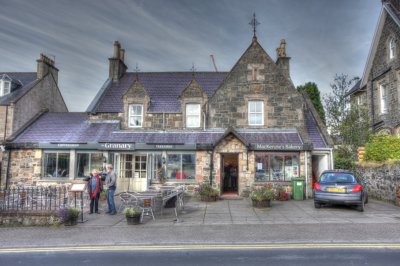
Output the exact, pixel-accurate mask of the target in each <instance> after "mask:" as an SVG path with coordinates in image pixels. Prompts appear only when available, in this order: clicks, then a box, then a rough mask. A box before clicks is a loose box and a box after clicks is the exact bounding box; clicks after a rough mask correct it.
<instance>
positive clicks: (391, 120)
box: [348, 0, 400, 136]
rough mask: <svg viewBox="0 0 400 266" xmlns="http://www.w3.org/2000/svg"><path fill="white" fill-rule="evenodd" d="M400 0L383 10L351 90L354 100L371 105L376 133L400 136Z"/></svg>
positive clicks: (387, 0)
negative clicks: (361, 70)
mask: <svg viewBox="0 0 400 266" xmlns="http://www.w3.org/2000/svg"><path fill="white" fill-rule="evenodd" d="M399 46H400V1H399V0H382V10H381V13H380V16H379V22H378V26H377V28H376V31H375V35H374V39H373V41H372V46H371V48H370V51H369V55H368V59H367V63H366V66H365V68H364V73H363V76H362V79H361V80H360V81H359V82H358V83H357V84H355V86H354V87H353V88H352V89H351V90H350V91H349V93H348V95H350V97H351V102H352V104H359V105H363V104H366V105H367V106H368V110H369V114H370V119H371V129H372V132H373V133H386V134H389V135H396V136H400V47H399Z"/></svg>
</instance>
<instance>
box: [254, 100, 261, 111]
mask: <svg viewBox="0 0 400 266" xmlns="http://www.w3.org/2000/svg"><path fill="white" fill-rule="evenodd" d="M255 105H256V112H257V113H261V112H262V102H255Z"/></svg>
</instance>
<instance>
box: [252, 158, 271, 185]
mask: <svg viewBox="0 0 400 266" xmlns="http://www.w3.org/2000/svg"><path fill="white" fill-rule="evenodd" d="M255 162H256V165H255V169H256V181H268V180H269V166H268V155H264V154H262V153H256V161H255Z"/></svg>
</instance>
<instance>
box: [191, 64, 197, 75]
mask: <svg viewBox="0 0 400 266" xmlns="http://www.w3.org/2000/svg"><path fill="white" fill-rule="evenodd" d="M190 71H192V77H194V72H196V68H195V67H194V63H192V68H191V69H190Z"/></svg>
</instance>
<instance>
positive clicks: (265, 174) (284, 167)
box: [255, 152, 299, 182]
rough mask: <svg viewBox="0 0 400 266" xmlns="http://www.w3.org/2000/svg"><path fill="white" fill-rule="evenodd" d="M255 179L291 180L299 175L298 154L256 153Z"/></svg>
mask: <svg viewBox="0 0 400 266" xmlns="http://www.w3.org/2000/svg"><path fill="white" fill-rule="evenodd" d="M255 157H256V158H255V159H256V160H255V181H256V182H257V181H290V180H292V178H294V177H299V159H298V158H299V156H298V155H297V154H277V153H267V152H256V153H255Z"/></svg>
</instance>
